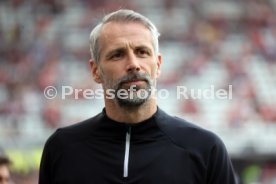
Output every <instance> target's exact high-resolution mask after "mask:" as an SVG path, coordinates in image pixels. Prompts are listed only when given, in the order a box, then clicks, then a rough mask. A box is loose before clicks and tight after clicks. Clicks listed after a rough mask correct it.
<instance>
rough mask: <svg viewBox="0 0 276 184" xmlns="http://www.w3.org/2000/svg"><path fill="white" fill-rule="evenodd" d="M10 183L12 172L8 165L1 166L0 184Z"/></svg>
mask: <svg viewBox="0 0 276 184" xmlns="http://www.w3.org/2000/svg"><path fill="white" fill-rule="evenodd" d="M9 182H10V172H9V168H8V166H6V165H0V184H8V183H9Z"/></svg>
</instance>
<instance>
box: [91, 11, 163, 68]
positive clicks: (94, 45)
mask: <svg viewBox="0 0 276 184" xmlns="http://www.w3.org/2000/svg"><path fill="white" fill-rule="evenodd" d="M108 22H137V23H141V24H142V25H144V26H145V27H146V28H147V29H149V30H150V32H151V35H152V44H153V48H154V51H155V54H157V53H158V52H159V43H158V37H159V35H160V34H159V32H158V30H157V28H156V26H155V25H154V24H153V23H152V22H151V21H150V20H149V19H148V18H147V17H145V16H143V15H141V14H139V13H137V12H134V11H132V10H125V9H123V10H118V11H115V12H112V13H110V14H108V15H106V16H104V18H103V19H102V21H101V22H100V23H99V24H98V25H97V26H96V27H95V28H94V29H93V30H92V31H91V34H90V38H89V44H90V52H91V59H92V60H94V61H95V62H96V63H99V60H100V46H99V37H100V34H101V30H102V27H103V25H104V24H106V23H108Z"/></svg>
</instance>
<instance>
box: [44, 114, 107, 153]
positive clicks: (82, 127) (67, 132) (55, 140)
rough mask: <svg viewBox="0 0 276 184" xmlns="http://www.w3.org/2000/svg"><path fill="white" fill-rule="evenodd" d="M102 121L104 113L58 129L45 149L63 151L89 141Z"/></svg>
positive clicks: (49, 139)
mask: <svg viewBox="0 0 276 184" xmlns="http://www.w3.org/2000/svg"><path fill="white" fill-rule="evenodd" d="M101 120H102V113H100V114H98V115H96V116H94V117H92V118H89V119H87V120H84V121H82V122H79V123H76V124H74V125H70V126H66V127H62V128H58V129H57V130H56V131H55V132H54V133H53V134H52V135H51V136H50V137H49V138H48V140H47V141H46V144H45V148H46V149H61V148H64V147H65V146H67V145H73V144H76V143H78V142H80V141H82V140H83V139H87V137H89V136H90V135H91V134H92V133H93V132H94V131H95V130H96V129H97V127H98V125H99V124H100V122H101Z"/></svg>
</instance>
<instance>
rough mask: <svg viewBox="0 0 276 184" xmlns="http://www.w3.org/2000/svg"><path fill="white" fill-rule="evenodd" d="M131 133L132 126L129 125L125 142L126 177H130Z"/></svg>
mask: <svg viewBox="0 0 276 184" xmlns="http://www.w3.org/2000/svg"><path fill="white" fill-rule="evenodd" d="M130 135H131V126H128V127H127V131H126V142H125V159H124V175H123V176H124V178H126V177H128V164H129V148H130Z"/></svg>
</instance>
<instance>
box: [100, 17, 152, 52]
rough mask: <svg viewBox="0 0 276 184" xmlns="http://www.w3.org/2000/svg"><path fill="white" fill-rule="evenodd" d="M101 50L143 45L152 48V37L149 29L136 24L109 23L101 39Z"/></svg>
mask: <svg viewBox="0 0 276 184" xmlns="http://www.w3.org/2000/svg"><path fill="white" fill-rule="evenodd" d="M99 44H100V49H101V50H102V49H103V50H105V49H108V48H109V47H114V46H116V45H122V44H134V45H135V44H138V45H139V44H143V45H147V46H149V47H150V48H153V45H152V36H151V32H150V30H149V29H148V28H146V27H145V26H144V25H143V24H141V23H136V22H109V23H106V24H104V25H103V27H102V30H101V34H100V37H99Z"/></svg>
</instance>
